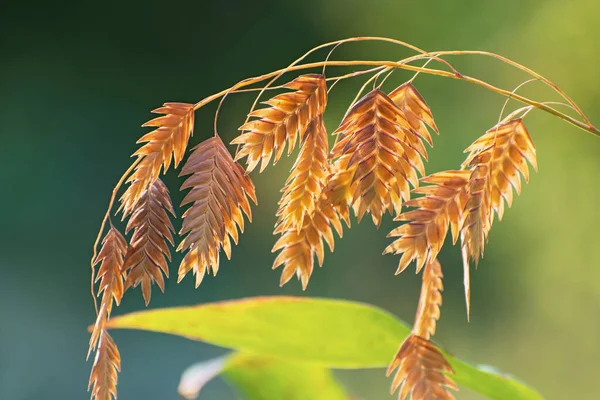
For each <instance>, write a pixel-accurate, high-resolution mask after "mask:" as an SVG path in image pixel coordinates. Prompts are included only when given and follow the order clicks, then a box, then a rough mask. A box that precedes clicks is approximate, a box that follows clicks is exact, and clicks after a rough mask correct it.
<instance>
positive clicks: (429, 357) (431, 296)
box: [387, 260, 458, 400]
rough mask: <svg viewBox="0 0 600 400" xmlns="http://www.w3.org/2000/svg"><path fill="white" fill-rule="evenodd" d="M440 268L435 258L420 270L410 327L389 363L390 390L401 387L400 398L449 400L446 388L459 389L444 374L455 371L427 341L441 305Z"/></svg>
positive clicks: (432, 330)
mask: <svg viewBox="0 0 600 400" xmlns="http://www.w3.org/2000/svg"><path fill="white" fill-rule="evenodd" d="M442 277H443V275H442V267H441V265H440V263H439V262H438V261H437V260H434V261H432V262H430V263H428V264H427V265H426V266H425V268H424V269H423V285H422V287H421V296H420V299H419V307H418V310H417V316H416V320H415V326H414V327H413V331H412V334H411V335H409V336H408V337H407V338H406V339H405V340H404V342H403V343H402V345H401V346H400V350H398V353H397V354H396V356H395V357H394V360H393V361H392V363H391V364H390V366H389V368H388V371H387V375H388V376H389V375H391V374H392V372H393V371H394V370H395V369H396V368H398V371H397V372H396V375H395V377H394V380H393V382H392V389H391V392H392V393H394V392H395V391H396V390H397V389H398V388H400V394H399V399H401V400H402V399H404V398H406V397H407V396H409V395H410V399H412V400H429V399H440V400H452V399H454V396H452V394H450V392H449V391H448V389H454V390H458V387H457V386H456V384H455V383H454V381H453V380H452V379H451V378H450V377H448V376H447V375H445V373H454V371H453V370H452V367H451V366H450V364H449V363H448V362H447V361H446V359H445V358H444V356H443V355H442V353H441V352H440V351H439V350H438V349H437V348H436V347H435V345H434V344H433V343H432V342H431V341H430V340H429V339H430V338H431V336H433V335H434V334H435V328H436V324H437V320H438V319H439V317H440V306H441V305H442V293H441V292H442V291H443V290H444V287H443V284H442Z"/></svg>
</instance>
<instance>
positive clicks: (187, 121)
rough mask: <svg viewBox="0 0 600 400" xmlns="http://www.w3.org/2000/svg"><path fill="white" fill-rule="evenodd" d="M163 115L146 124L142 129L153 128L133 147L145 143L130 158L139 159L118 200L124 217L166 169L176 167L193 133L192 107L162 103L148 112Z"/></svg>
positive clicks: (182, 104)
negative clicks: (171, 166) (127, 184)
mask: <svg viewBox="0 0 600 400" xmlns="http://www.w3.org/2000/svg"><path fill="white" fill-rule="evenodd" d="M152 112H153V113H156V114H164V115H162V116H160V117H157V118H154V119H152V120H150V121H148V122H146V123H145V124H144V125H142V126H143V127H146V126H151V127H156V129H155V130H153V131H151V132H149V133H147V134H145V135H144V136H143V137H142V138H141V139H140V140H138V141H137V143H146V144H144V145H143V146H142V147H140V148H139V149H138V151H136V152H135V153H134V154H133V155H134V156H136V157H138V158H139V159H140V162H139V164H138V165H137V167H136V168H135V170H134V171H133V173H132V174H131V176H130V177H129V178H128V179H127V182H128V183H129V187H128V188H127V190H126V191H125V193H123V196H122V197H121V209H122V210H123V214H124V215H128V214H131V213H132V212H133V209H134V207H135V205H136V203H137V202H138V201H139V200H140V198H141V196H142V195H143V193H144V192H145V191H146V189H147V188H148V186H150V185H151V184H152V183H153V182H154V181H155V180H156V179H157V178H158V176H159V174H160V170H161V168H162V170H163V173H164V172H166V171H167V170H168V169H169V166H170V165H171V161H173V165H174V166H175V168H177V166H178V165H179V163H180V162H181V160H182V159H183V156H184V155H185V149H186V147H187V144H188V140H189V138H190V136H191V135H192V134H193V130H194V105H193V104H187V103H164V104H163V106H162V107H159V108H157V109H155V110H152Z"/></svg>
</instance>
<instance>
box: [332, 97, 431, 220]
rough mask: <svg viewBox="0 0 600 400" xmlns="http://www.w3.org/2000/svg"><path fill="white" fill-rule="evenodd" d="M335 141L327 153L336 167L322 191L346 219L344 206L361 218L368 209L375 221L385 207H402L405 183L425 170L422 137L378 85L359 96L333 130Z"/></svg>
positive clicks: (412, 181) (397, 209) (406, 192)
mask: <svg viewBox="0 0 600 400" xmlns="http://www.w3.org/2000/svg"><path fill="white" fill-rule="evenodd" d="M334 134H338V135H339V138H338V139H339V141H338V142H337V143H336V145H335V146H334V148H333V149H332V151H331V155H330V157H333V158H337V160H336V161H335V163H334V170H335V171H337V172H336V173H335V175H334V176H333V177H332V179H331V180H330V181H329V183H328V187H327V189H326V196H327V197H328V198H329V199H330V201H331V203H332V204H334V205H335V206H336V208H337V210H338V211H339V212H340V214H341V215H342V216H343V217H344V218H345V219H347V213H348V211H347V210H348V207H349V206H351V207H352V208H353V209H354V213H355V214H356V216H357V218H358V220H359V221H360V220H361V219H362V217H363V216H364V214H365V213H366V212H370V213H371V216H372V219H373V222H374V223H375V225H377V226H379V224H380V222H381V217H382V215H383V213H384V212H386V210H387V211H389V212H390V213H393V212H395V213H396V214H398V213H400V204H401V199H408V198H409V196H410V187H409V183H410V184H412V185H413V186H417V185H418V177H417V172H419V173H420V174H421V175H424V172H425V171H424V170H425V167H424V165H423V160H422V156H423V155H422V154H421V153H420V152H419V151H418V150H417V149H416V147H417V146H416V145H414V143H420V144H421V145H419V146H418V147H419V148H423V146H422V143H421V139H420V138H419V137H418V136H417V135H416V133H415V132H414V131H413V130H412V129H411V128H410V125H409V124H408V122H407V121H406V120H405V119H404V113H403V111H402V110H400V109H399V108H398V106H396V104H394V102H393V101H392V100H391V99H390V98H389V97H388V96H387V95H386V94H384V93H383V92H381V91H380V90H379V89H375V90H373V91H371V92H370V93H368V94H367V95H365V96H364V97H363V98H362V99H361V100H359V101H358V102H357V103H356V104H355V105H354V106H353V107H352V108H351V109H350V110H349V111H348V113H347V114H346V117H345V118H344V120H343V121H342V123H341V124H340V126H339V128H338V129H337V130H336V132H334Z"/></svg>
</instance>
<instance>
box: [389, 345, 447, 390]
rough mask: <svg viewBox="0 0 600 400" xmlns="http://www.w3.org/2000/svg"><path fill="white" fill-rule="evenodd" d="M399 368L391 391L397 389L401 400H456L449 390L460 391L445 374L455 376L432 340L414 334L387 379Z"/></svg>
mask: <svg viewBox="0 0 600 400" xmlns="http://www.w3.org/2000/svg"><path fill="white" fill-rule="evenodd" d="M396 368H398V371H397V372H396V375H395V376H394V380H393V382H392V389H391V392H392V393H394V392H395V391H396V390H397V389H398V388H400V392H399V395H398V398H399V399H400V400H403V399H406V398H407V397H408V396H410V399H411V400H431V399H436V400H454V396H453V395H452V394H450V392H449V391H448V389H453V390H458V387H457V386H456V384H455V383H454V382H453V381H452V379H451V378H450V377H448V376H447V375H446V374H445V373H454V371H453V370H452V367H451V366H450V364H448V361H446V359H445V358H444V356H443V355H442V353H440V351H439V350H438V349H437V348H436V347H435V345H434V344H433V343H431V342H430V341H429V340H427V339H424V338H422V337H420V336H417V335H415V334H411V335H410V336H408V337H407V338H406V339H405V340H404V342H403V343H402V346H400V350H398V353H397V354H396V357H395V358H394V360H393V361H392V363H391V365H390V367H389V368H388V371H387V374H388V376H389V375H391V374H392V372H393V371H394V370H395V369H396Z"/></svg>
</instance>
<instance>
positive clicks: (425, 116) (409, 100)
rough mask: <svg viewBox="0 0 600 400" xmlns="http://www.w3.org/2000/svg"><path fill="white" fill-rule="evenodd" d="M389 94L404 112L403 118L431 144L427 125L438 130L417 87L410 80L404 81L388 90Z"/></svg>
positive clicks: (437, 131) (436, 131) (435, 130)
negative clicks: (390, 90)
mask: <svg viewBox="0 0 600 400" xmlns="http://www.w3.org/2000/svg"><path fill="white" fill-rule="evenodd" d="M389 96H390V99H392V101H393V102H394V103H396V105H397V106H398V108H400V109H401V110H402V111H403V112H404V118H405V119H406V121H407V122H408V124H409V125H410V126H411V128H412V129H413V130H414V131H415V132H416V133H417V134H418V135H419V137H421V138H422V139H423V140H425V141H427V143H429V145H430V146H433V140H432V139H431V135H430V134H429V130H428V129H427V126H429V127H430V128H431V129H433V130H434V132H435V133H438V134H439V130H438V128H437V126H436V124H435V121H434V120H433V114H432V113H431V109H430V108H429V106H428V105H427V103H426V102H425V99H424V98H423V96H421V94H420V93H419V92H418V91H417V88H415V87H414V85H413V84H412V83H411V82H406V83H404V84H402V85H400V86H398V87H397V88H396V89H394V90H393V91H392V92H390V95H389Z"/></svg>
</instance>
